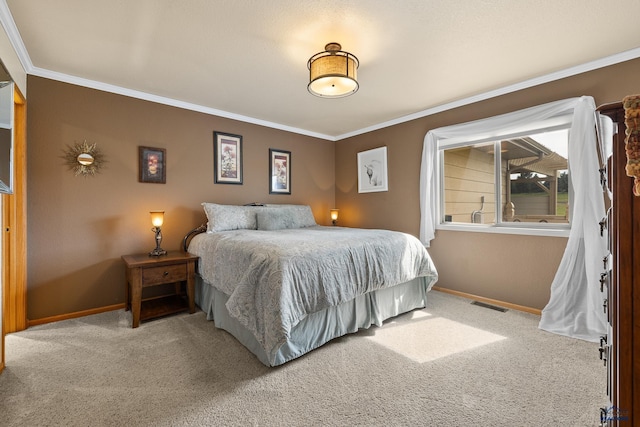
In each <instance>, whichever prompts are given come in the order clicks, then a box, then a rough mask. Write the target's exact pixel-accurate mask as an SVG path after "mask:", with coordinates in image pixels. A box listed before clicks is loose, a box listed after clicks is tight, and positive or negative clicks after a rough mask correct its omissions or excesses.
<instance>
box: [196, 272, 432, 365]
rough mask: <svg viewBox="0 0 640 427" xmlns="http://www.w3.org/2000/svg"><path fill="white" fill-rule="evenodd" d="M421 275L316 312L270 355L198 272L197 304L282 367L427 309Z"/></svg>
mask: <svg viewBox="0 0 640 427" xmlns="http://www.w3.org/2000/svg"><path fill="white" fill-rule="evenodd" d="M430 281H431V280H428V278H426V277H418V278H416V279H413V280H411V281H409V282H406V283H403V284H400V285H397V286H393V287H391V288H385V289H380V290H377V291H374V292H370V293H368V294H364V295H360V296H358V297H356V298H355V299H353V300H351V301H348V302H345V303H343V304H340V305H338V306H334V307H329V308H327V309H325V310H322V311H319V312H316V313H312V314H310V315H308V316H307V317H306V318H304V319H303V320H302V321H301V322H300V323H298V324H297V325H296V326H295V327H294V328H293V329H292V330H291V334H290V338H289V340H287V342H286V343H285V344H283V345H282V346H281V347H280V348H278V349H276V350H275V351H272V352H270V353H271V354H268V353H267V352H266V351H265V349H264V348H262V346H261V345H260V344H259V343H258V341H257V340H256V339H255V337H254V336H253V334H252V333H251V332H249V331H248V330H247V329H246V328H245V327H244V326H242V325H241V324H240V323H239V322H238V321H237V320H236V319H234V318H232V317H231V316H229V313H228V311H227V308H226V307H225V304H226V303H227V300H228V297H227V295H225V294H224V293H222V292H220V291H219V290H217V289H216V288H214V287H213V286H211V285H210V284H208V283H206V282H205V281H204V280H203V279H202V278H201V277H200V276H199V275H196V292H195V299H196V304H198V306H199V307H200V308H201V309H202V311H204V312H205V313H206V315H207V320H213V322H214V324H215V326H216V327H217V328H220V329H224V330H225V331H227V332H229V333H230V334H231V335H233V336H234V337H235V338H236V339H237V340H238V341H240V343H241V344H242V345H244V346H245V347H246V348H248V349H249V350H250V351H251V352H252V353H253V354H255V355H256V356H257V357H258V359H259V360H260V361H261V362H262V363H264V364H265V365H267V366H278V365H282V364H283V363H285V362H288V361H290V360H292V359H295V358H297V357H300V356H302V355H303V354H305V353H308V352H310V351H311V350H313V349H316V348H318V347H320V346H321V345H323V344H325V343H327V342H329V341H331V340H332V339H334V338H338V337H341V336H343V335H346V334H350V333H354V332H357V331H358V329H366V328H369V327H370V326H371V325H376V326H382V322H384V321H385V320H386V319H389V318H391V317H394V316H397V315H399V314H402V313H406V312H408V311H411V310H414V309H416V308H423V307H425V306H426V303H427V292H428V291H429V289H430V286H429V285H430V283H429V282H430Z"/></svg>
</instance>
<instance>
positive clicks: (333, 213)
mask: <svg viewBox="0 0 640 427" xmlns="http://www.w3.org/2000/svg"><path fill="white" fill-rule="evenodd" d="M330 212H331V223H332V224H333V225H336V224H337V223H338V209H331V210H330Z"/></svg>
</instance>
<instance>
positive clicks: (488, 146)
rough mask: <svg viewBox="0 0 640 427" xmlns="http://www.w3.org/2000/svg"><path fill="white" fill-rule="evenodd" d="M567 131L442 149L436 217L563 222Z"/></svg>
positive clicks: (479, 221)
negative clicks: (440, 191)
mask: <svg viewBox="0 0 640 427" xmlns="http://www.w3.org/2000/svg"><path fill="white" fill-rule="evenodd" d="M568 135H569V131H568V129H560V130H552V131H547V132H540V133H530V134H528V135H523V136H517V137H509V138H504V139H500V140H496V141H490V142H482V143H475V144H469V145H464V146H459V145H458V146H456V147H452V148H444V149H443V150H442V151H443V163H442V164H443V178H444V181H443V184H444V188H443V190H444V192H443V194H444V196H443V203H442V207H443V211H442V215H443V218H442V220H443V221H444V222H455V223H469V224H498V223H538V224H541V225H543V224H558V223H564V224H567V223H568V222H569V219H568V218H569V216H568V213H569V211H568V205H569V175H568ZM497 165H499V166H497ZM496 183H497V184H496Z"/></svg>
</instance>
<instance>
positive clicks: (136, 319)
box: [122, 251, 198, 328]
mask: <svg viewBox="0 0 640 427" xmlns="http://www.w3.org/2000/svg"><path fill="white" fill-rule="evenodd" d="M122 260H123V261H124V263H125V264H126V266H127V278H126V286H125V301H126V305H127V310H128V309H131V314H132V319H133V320H132V324H131V326H132V327H133V328H137V327H138V325H139V324H140V321H141V320H148V319H153V318H156V317H161V316H166V315H169V314H173V313H179V312H182V311H189V313H194V312H195V311H196V307H195V301H194V294H195V271H196V261H197V260H198V257H197V256H195V255H191V254H189V253H184V252H179V251H172V252H169V253H167V254H166V255H162V256H159V257H152V256H149V255H148V254H136V255H123V256H122ZM171 283H175V284H176V286H175V293H174V294H170V295H164V296H161V297H154V298H148V299H143V298H142V290H143V289H144V288H148V287H151V286H158V285H167V284H171ZM181 284H184V285H185V288H186V294H187V295H186V299H185V298H184V297H183V295H181V292H180V289H181Z"/></svg>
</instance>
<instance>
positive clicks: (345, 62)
mask: <svg viewBox="0 0 640 427" xmlns="http://www.w3.org/2000/svg"><path fill="white" fill-rule="evenodd" d="M324 48H325V51H324V52H320V53H316V54H315V55H313V56H312V57H311V58H310V59H309V62H307V68H308V69H309V85H308V86H307V89H309V92H311V93H312V94H314V95H316V96H319V97H321V98H342V97H344V96H349V95H352V94H354V93H356V92H357V91H358V88H359V85H358V80H357V77H358V72H357V69H358V65H360V63H359V62H358V58H356V57H355V56H354V55H352V54H350V53H349V52H344V51H342V50H341V49H342V46H340V43H328V44H327V45H326V46H325V47H324Z"/></svg>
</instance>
